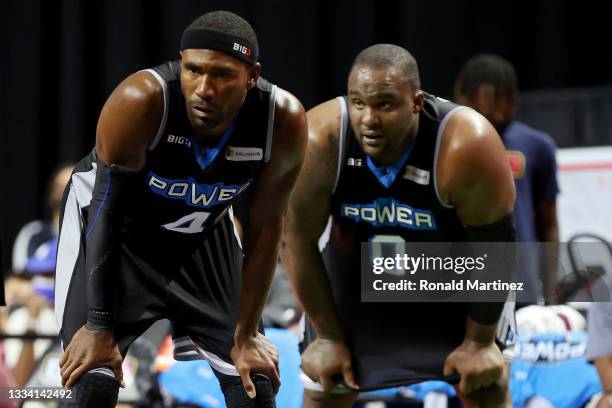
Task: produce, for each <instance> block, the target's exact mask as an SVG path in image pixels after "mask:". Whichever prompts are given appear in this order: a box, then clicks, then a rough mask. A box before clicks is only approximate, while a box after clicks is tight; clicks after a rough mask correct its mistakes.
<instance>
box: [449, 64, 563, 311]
mask: <svg viewBox="0 0 612 408" xmlns="http://www.w3.org/2000/svg"><path fill="white" fill-rule="evenodd" d="M454 94H455V100H456V102H457V103H460V104H462V105H467V106H469V107H471V108H474V109H475V110H477V111H478V112H479V113H481V114H482V115H483V116H484V117H486V118H487V119H488V120H489V122H491V123H492V124H493V126H494V127H495V129H496V130H497V133H499V135H500V136H501V138H502V141H503V143H504V146H505V147H506V151H507V154H508V161H509V163H510V167H511V169H512V174H513V176H514V182H515V187H516V204H515V206H514V223H515V226H516V231H517V234H518V241H520V242H546V243H552V245H550V246H546V249H547V251H546V252H545V253H544V254H540V253H537V252H536V251H535V250H534V252H533V256H528V257H527V256H524V257H519V259H518V268H517V271H516V278H517V280H518V281H521V282H525V287H526V288H527V289H530V290H529V291H523V292H520V293H518V294H517V299H516V300H517V303H518V304H532V303H536V300H541V299H542V297H543V298H544V299H545V300H546V302H547V303H556V296H555V282H556V274H557V253H558V245H559V227H558V223H557V194H558V193H559V186H558V183H557V162H556V158H555V149H556V146H555V142H554V140H553V139H552V138H551V137H550V136H549V135H548V134H546V133H544V132H541V131H539V130H536V129H533V128H531V127H529V126H527V125H526V124H524V123H521V122H519V121H517V120H515V119H514V116H515V114H516V110H517V107H518V79H517V75H516V72H515V70H514V67H513V66H512V64H510V62H509V61H507V60H505V59H503V58H501V57H500V56H497V55H488V54H483V55H476V56H474V57H472V58H471V59H470V60H469V61H467V62H466V63H465V65H464V66H463V67H462V68H461V71H460V72H459V75H458V77H457V79H456V81H455V86H454ZM530 254H531V252H530ZM541 255H544V259H543V260H542V259H541V258H540V257H541ZM541 260H542V261H543V262H541ZM540 265H543V266H542V267H541V266H540ZM539 271H542V273H540V272H539Z"/></svg>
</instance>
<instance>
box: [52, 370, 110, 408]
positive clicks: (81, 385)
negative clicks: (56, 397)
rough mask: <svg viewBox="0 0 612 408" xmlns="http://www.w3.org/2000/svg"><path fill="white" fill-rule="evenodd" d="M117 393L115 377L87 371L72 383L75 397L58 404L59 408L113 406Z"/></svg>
mask: <svg viewBox="0 0 612 408" xmlns="http://www.w3.org/2000/svg"><path fill="white" fill-rule="evenodd" d="M118 394H119V382H118V381H117V380H116V379H115V377H111V376H109V375H106V374H99V373H87V374H85V375H84V376H82V377H81V378H80V379H79V381H77V382H76V384H75V385H74V395H75V398H73V399H72V400H71V401H70V402H63V403H62V404H60V408H77V407H78V408H114V407H115V405H117V395H118Z"/></svg>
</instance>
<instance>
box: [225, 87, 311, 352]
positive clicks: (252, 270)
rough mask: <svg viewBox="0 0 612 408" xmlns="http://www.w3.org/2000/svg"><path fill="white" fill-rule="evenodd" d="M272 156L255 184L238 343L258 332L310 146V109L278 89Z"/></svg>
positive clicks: (241, 299)
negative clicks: (285, 219)
mask: <svg viewBox="0 0 612 408" xmlns="http://www.w3.org/2000/svg"><path fill="white" fill-rule="evenodd" d="M275 117H276V119H275V124H274V135H273V141H272V155H271V160H270V161H269V162H268V163H267V164H266V166H265V167H264V169H263V170H262V173H261V175H260V177H259V178H258V181H257V184H256V186H255V191H254V195H253V199H252V201H251V205H250V209H249V211H250V217H249V218H250V221H249V229H248V230H249V233H248V236H247V237H246V248H245V261H244V267H243V276H242V291H241V297H240V311H239V317H238V323H237V326H236V333H235V336H234V337H235V341H236V343H237V344H240V343H241V342H243V340H244V339H246V338H249V337H253V336H255V335H256V334H257V328H258V324H259V319H260V316H261V312H262V310H263V306H264V304H265V302H266V299H267V297H268V291H269V289H270V284H271V282H272V277H273V275H274V269H275V266H276V262H277V259H278V245H279V241H280V236H281V231H282V226H283V217H284V215H285V212H286V210H287V203H288V200H289V195H290V194H291V190H292V189H293V186H294V184H295V180H296V178H297V176H298V173H299V171H300V168H301V166H302V162H303V159H304V153H305V150H306V141H307V126H306V114H305V113H304V108H303V107H302V105H301V104H300V102H299V101H298V100H297V99H296V98H295V97H293V96H292V95H290V94H289V93H287V92H285V91H282V90H280V89H279V90H278V93H277V96H276V112H275Z"/></svg>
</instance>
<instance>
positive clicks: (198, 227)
mask: <svg viewBox="0 0 612 408" xmlns="http://www.w3.org/2000/svg"><path fill="white" fill-rule="evenodd" d="M209 216H210V213H208V212H205V211H200V212H197V211H196V212H192V213H191V214H187V215H186V216H184V217H181V218H179V219H178V220H176V221H173V222H170V223H168V224H163V225H162V228H165V229H167V230H170V231H176V232H181V233H183V234H197V233H198V232H202V231H204V223H205V222H206V220H207V219H208V217H209Z"/></svg>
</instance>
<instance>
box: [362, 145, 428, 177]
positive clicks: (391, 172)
mask: <svg viewBox="0 0 612 408" xmlns="http://www.w3.org/2000/svg"><path fill="white" fill-rule="evenodd" d="M415 143H416V140H415V141H413V142H412V143H411V144H410V146H409V147H408V149H406V151H405V152H404V154H402V156H401V157H400V158H399V160H398V161H397V162H395V164H392V165H387V166H384V165H383V166H376V165H375V164H374V162H373V161H372V159H371V158H370V156H368V155H366V162H367V164H368V168H369V169H370V171H371V172H372V173H373V174H374V176H375V177H376V179H377V180H378V182H379V183H380V184H382V186H383V187H384V188H389V187H391V186H392V185H393V183H394V182H395V179H397V176H398V174H399V172H400V170H401V169H402V167H404V164H406V162H407V161H408V158H409V157H410V153H412V149H414V145H415Z"/></svg>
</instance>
